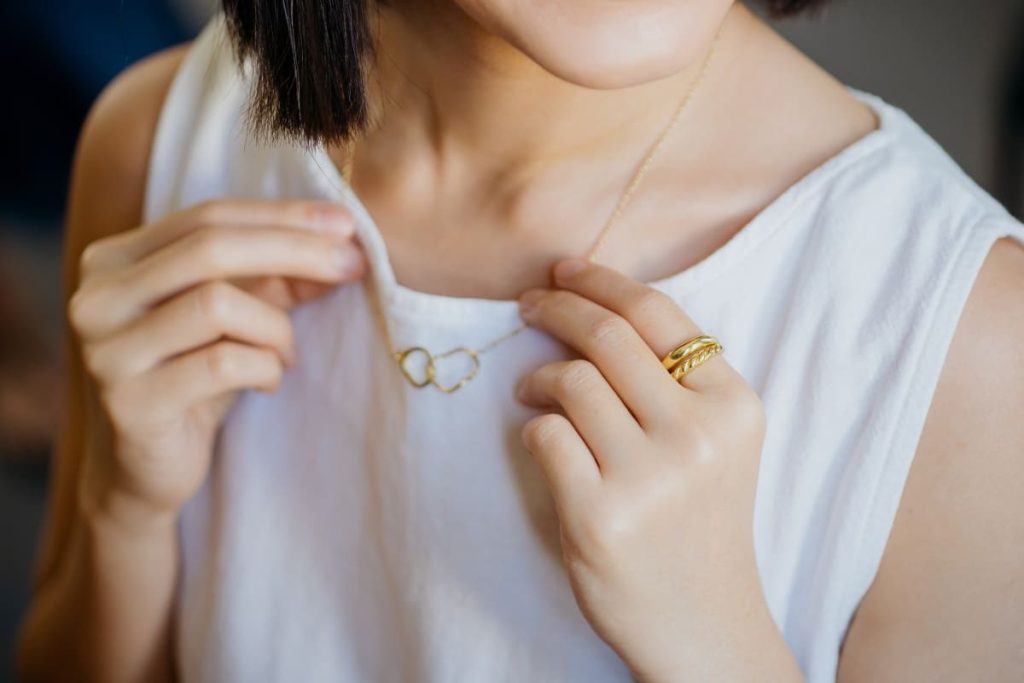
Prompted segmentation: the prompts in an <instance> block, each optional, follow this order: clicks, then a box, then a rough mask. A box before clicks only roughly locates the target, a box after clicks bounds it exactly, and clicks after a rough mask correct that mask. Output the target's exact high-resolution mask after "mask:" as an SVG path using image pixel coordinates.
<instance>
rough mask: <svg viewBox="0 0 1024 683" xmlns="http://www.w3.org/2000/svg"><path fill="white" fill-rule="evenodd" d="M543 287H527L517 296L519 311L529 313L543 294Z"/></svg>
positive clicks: (522, 313) (524, 313) (523, 313)
mask: <svg viewBox="0 0 1024 683" xmlns="http://www.w3.org/2000/svg"><path fill="white" fill-rule="evenodd" d="M545 292H546V290H544V289H528V290H526V291H525V292H523V293H522V294H521V295H520V296H519V313H520V314H521V315H529V314H530V313H531V312H532V311H533V308H534V306H536V305H537V302H538V301H540V299H541V298H542V297H543V296H544V294H545Z"/></svg>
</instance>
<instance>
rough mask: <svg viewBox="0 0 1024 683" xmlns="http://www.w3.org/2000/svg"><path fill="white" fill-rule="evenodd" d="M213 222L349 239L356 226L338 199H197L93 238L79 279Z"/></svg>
mask: <svg viewBox="0 0 1024 683" xmlns="http://www.w3.org/2000/svg"><path fill="white" fill-rule="evenodd" d="M215 225H250V226H255V225H262V226H266V227H272V226H276V227H281V228H288V229H306V230H311V231H318V232H322V233H324V234H325V235H328V236H334V237H335V238H336V239H338V240H347V239H348V238H350V237H351V236H352V235H353V234H354V231H355V226H354V223H353V220H352V216H351V214H350V213H349V211H348V209H347V208H345V207H344V206H342V205H340V204H335V203H330V202H320V201H298V200H296V201H280V200H274V201H270V200H246V199H243V200H223V201H209V202H204V203H201V204H197V205H195V206H193V207H189V208H188V209H184V210H182V211H177V212H174V213H171V214H168V215H167V216H165V217H163V218H161V219H160V220H158V221H156V222H154V223H151V224H149V225H143V226H141V227H139V228H136V229H134V230H128V231H125V232H119V233H115V234H113V235H110V236H109V237H105V238H103V239H100V240H96V241H95V242H91V243H90V244H89V245H87V246H86V248H85V249H84V250H83V252H82V256H81V258H80V262H79V265H80V273H79V277H80V279H84V278H86V277H89V276H92V275H98V274H100V273H104V272H109V271H112V270H116V269H118V268H123V267H124V266H127V265H128V264H130V263H135V262H136V261H138V260H140V259H141V258H142V257H143V256H147V255H149V254H151V253H153V252H154V251H157V250H158V249H161V248H163V247H165V246H167V245H168V244H170V243H171V242H174V241H175V240H177V239H178V238H180V237H182V236H184V235H185V234H187V233H190V232H192V231H194V230H200V229H202V228H208V227H212V226H215Z"/></svg>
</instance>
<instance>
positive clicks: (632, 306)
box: [553, 259, 739, 391]
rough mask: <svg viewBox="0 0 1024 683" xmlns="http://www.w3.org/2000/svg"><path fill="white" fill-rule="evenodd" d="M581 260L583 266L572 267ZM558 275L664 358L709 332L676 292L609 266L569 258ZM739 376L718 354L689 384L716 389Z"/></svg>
mask: <svg viewBox="0 0 1024 683" xmlns="http://www.w3.org/2000/svg"><path fill="white" fill-rule="evenodd" d="M575 264H579V265H580V266H581V268H580V270H577V271H576V272H572V271H573V266H574V265H575ZM553 274H554V279H555V283H556V284H557V285H558V286H559V287H563V288H565V289H567V290H569V291H572V292H575V293H577V294H579V295H580V296H582V297H586V298H587V299H589V300H591V301H593V302H595V303H597V304H600V305H601V306H603V307H604V308H606V309H608V310H609V311H612V312H613V313H616V314H618V315H619V316H621V317H622V318H624V319H625V320H627V321H628V322H629V323H630V325H631V326H632V327H633V328H634V329H635V330H636V331H637V332H638V333H639V335H640V336H641V337H642V338H643V340H644V341H645V342H646V343H647V345H648V346H649V347H650V348H651V350H652V351H653V352H654V355H655V356H656V357H657V358H658V360H659V361H660V359H661V358H663V357H665V355H666V354H668V353H669V352H670V351H672V349H674V348H675V347H676V346H678V345H679V344H681V343H682V342H683V341H685V340H686V339H690V338H691V337H694V336H696V335H699V334H707V332H705V331H703V330H701V329H700V328H699V327H698V326H697V324H696V323H695V322H694V321H693V320H692V319H691V318H690V316H688V315H687V314H686V312H685V311H683V309H682V308H680V307H679V305H678V304H677V303H676V302H675V301H673V300H672V298H671V297H670V296H668V295H667V294H665V293H664V292H660V291H658V290H656V289H654V288H652V287H649V286H648V285H645V284H644V283H642V282H638V281H636V280H634V279H632V278H630V277H627V276H626V275H624V274H623V273H620V272H619V271H617V270H614V269H612V268H608V267H607V266H602V265H600V264H597V263H593V262H590V261H581V260H578V259H569V260H565V261H561V262H559V263H558V264H556V266H555V268H554V273H553ZM662 372H665V370H664V369H662ZM666 374H667V373H666ZM737 379H739V375H738V373H737V372H736V371H735V370H734V369H733V368H732V366H730V365H729V363H728V362H726V361H725V359H724V358H722V356H721V355H718V356H716V357H713V358H711V359H709V360H707V361H706V362H704V363H702V364H701V365H700V366H699V367H697V368H694V369H693V370H691V371H690V372H689V373H687V375H686V378H685V380H684V383H685V386H687V387H688V388H690V389H693V390H695V391H713V390H715V389H716V388H718V387H722V386H726V385H730V384H731V383H733V382H735V381H736V380H737Z"/></svg>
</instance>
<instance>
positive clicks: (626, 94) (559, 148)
mask: <svg viewBox="0 0 1024 683" xmlns="http://www.w3.org/2000/svg"><path fill="white" fill-rule="evenodd" d="M741 14H747V10H746V9H745V8H744V7H743V6H742V4H737V5H736V6H734V8H733V10H732V11H731V12H730V15H729V17H728V18H727V22H726V24H727V25H726V26H724V27H723V33H724V32H726V31H728V30H729V29H730V26H729V25H728V24H730V23H733V22H734V19H735V18H736V17H737V16H738V15H741ZM371 26H372V27H373V28H372V30H373V32H374V35H375V39H376V43H377V53H376V61H375V64H374V66H373V68H372V70H371V74H370V78H369V79H368V80H369V86H370V96H371V102H373V105H372V112H373V113H372V115H371V118H372V124H371V127H370V129H369V130H368V131H367V132H366V134H365V135H364V136H363V138H362V140H361V142H360V143H359V148H360V151H359V154H357V157H358V156H359V155H361V154H363V153H364V151H365V152H366V153H367V154H368V155H370V157H369V158H365V157H364V161H366V162H368V164H369V165H372V166H375V167H377V168H387V169H390V170H391V172H393V173H409V174H410V177H411V178H421V179H422V178H426V177H429V178H430V179H431V180H430V181H429V182H431V183H437V185H438V186H440V187H460V186H462V187H465V188H467V189H469V188H470V187H472V191H483V192H487V193H488V194H489V195H491V196H500V197H510V196H514V195H515V194H516V193H517V191H518V190H521V189H525V187H526V186H527V185H529V184H530V182H531V181H535V180H538V179H541V178H544V177H545V176H548V177H552V176H562V175H564V174H565V173H567V172H577V171H578V170H579V169H580V168H590V169H592V170H591V172H590V173H591V175H595V174H596V175H607V174H609V173H612V174H618V175H621V174H622V173H627V174H628V172H629V170H630V169H631V168H632V167H633V166H632V164H633V163H634V162H635V161H638V160H639V159H640V158H641V157H642V155H643V153H644V152H645V151H646V150H647V148H648V147H649V145H650V144H651V143H652V142H653V141H654V139H655V137H656V136H657V134H658V133H659V132H660V130H661V129H662V128H663V127H664V125H665V124H666V123H667V121H668V119H669V117H670V115H671V113H672V111H673V110H674V109H675V107H676V105H677V104H678V103H679V101H680V99H681V98H682V96H683V95H684V93H685V92H686V90H687V89H688V88H689V87H690V86H691V85H692V83H693V81H694V79H695V77H696V75H697V72H698V71H699V69H700V67H701V61H702V60H701V59H698V60H696V61H695V63H694V64H691V65H689V66H687V67H686V68H684V69H682V70H680V71H678V72H676V73H673V74H671V75H669V76H667V77H664V78H660V79H658V80H655V81H650V82H647V83H644V84H642V85H637V86H631V87H627V88H617V89H606V90H598V89H592V88H585V87H581V86H578V85H575V84H573V83H570V82H568V81H566V80H563V79H560V78H558V77H556V76H554V75H552V74H551V73H548V72H547V71H545V70H544V69H542V68H541V67H540V66H539V65H538V64H537V63H536V62H534V61H533V60H531V59H530V58H529V57H528V56H527V55H526V54H524V53H523V52H522V51H520V50H518V49H517V48H515V47H514V46H512V45H511V44H510V43H508V42H507V41H505V40H504V39H502V38H500V37H498V35H497V32H495V31H491V30H488V29H486V28H484V27H482V26H480V25H479V24H477V23H476V22H475V21H474V20H473V19H472V18H470V17H469V16H467V15H466V14H465V13H464V12H463V11H462V10H461V9H460V8H459V7H457V6H456V5H455V4H454V3H452V2H450V1H448V0H435V1H427V0H415V1H408V0H394V2H392V3H391V4H390V6H383V5H382V6H381V10H380V15H379V19H378V18H377V17H375V18H374V20H373V21H371ZM700 52H701V54H700V55H699V57H702V56H703V52H704V50H701V51H700ZM616 177H617V175H616ZM468 179H472V180H471V181H469V182H468V184H467V180H468Z"/></svg>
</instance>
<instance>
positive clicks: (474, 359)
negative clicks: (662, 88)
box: [342, 32, 720, 394]
mask: <svg viewBox="0 0 1024 683" xmlns="http://www.w3.org/2000/svg"><path fill="white" fill-rule="evenodd" d="M719 33H720V32H719ZM718 38H719V34H716V35H715V38H714V40H713V41H712V43H711V46H710V47H709V49H708V51H707V54H705V56H704V60H703V62H702V64H701V67H700V70H699V71H698V73H697V76H696V78H694V80H693V83H692V84H691V86H690V87H689V88H688V89H687V91H686V93H685V94H684V95H683V98H682V100H681V101H680V102H679V105H678V106H677V107H676V109H675V112H674V113H673V114H672V118H671V119H669V122H668V125H666V126H665V128H664V129H663V130H662V131H661V133H660V134H659V135H658V137H657V139H656V140H655V141H654V144H653V145H652V146H651V149H650V150H649V151H648V152H647V155H646V156H645V157H644V158H643V160H642V161H641V162H640V166H639V168H638V169H637V170H636V172H635V173H634V174H633V177H632V179H631V180H630V182H629V184H628V185H627V186H626V189H625V190H624V191H623V193H622V196H621V197H619V201H618V203H617V204H616V206H615V209H614V211H612V214H611V216H609V217H608V220H607V221H606V222H605V224H604V227H603V228H602V229H601V231H600V232H599V233H598V236H597V238H596V239H595V240H594V243H593V245H591V247H590V249H589V250H588V251H587V253H586V255H585V257H584V258H586V259H587V260H590V261H592V260H593V258H594V255H595V254H596V253H597V251H598V250H599V249H600V248H601V247H602V246H603V245H604V242H605V239H606V238H607V236H608V234H609V232H610V231H611V228H612V226H613V225H615V223H616V222H617V221H618V219H619V216H621V215H622V212H623V211H624V210H625V208H626V206H627V205H628V204H629V202H630V200H632V198H633V194H634V193H635V192H636V189H637V187H638V186H639V185H640V181H641V180H643V178H644V176H645V175H646V174H647V169H648V168H649V167H650V165H651V162H652V161H653V160H654V157H655V155H656V154H657V153H658V151H659V150H660V149H661V147H662V145H663V143H664V141H665V139H666V138H667V137H668V134H669V132H671V130H672V129H673V128H675V125H676V123H677V122H678V121H679V119H680V118H681V117H682V114H683V112H684V111H685V110H686V106H687V104H689V102H690V99H691V98H692V96H693V94H694V93H695V92H696V91H697V88H698V87H699V86H700V84H701V82H703V80H704V76H705V74H706V73H707V70H708V64H710V62H711V57H712V55H713V54H714V52H715V47H716V46H717V44H718ZM351 175H352V155H351V154H348V155H346V158H345V161H344V164H343V166H342V177H343V178H344V179H345V182H347V183H349V185H350V186H351ZM374 311H375V313H376V314H377V315H378V316H379V318H380V320H381V324H382V327H383V330H384V336H385V338H386V340H387V344H388V348H389V349H390V350H391V355H392V357H393V358H394V359H395V361H396V362H397V363H398V367H399V369H400V370H401V371H402V374H403V375H405V378H406V379H407V380H408V381H409V383H410V384H411V385H412V386H414V387H416V388H422V387H425V386H428V385H431V384H432V385H434V386H435V387H436V388H437V389H439V390H440V391H442V392H444V393H446V394H450V393H452V392H454V391H456V390H458V389H460V388H462V387H463V386H465V385H466V384H468V383H469V381H470V380H472V379H473V378H474V377H475V376H476V374H477V372H479V370H480V356H481V355H483V354H484V353H486V352H487V351H490V350H491V349H493V348H494V347H496V346H498V345H499V344H501V343H502V342H504V341H506V340H508V339H510V338H512V337H514V336H515V335H517V334H519V333H520V332H522V331H523V330H525V329H526V328H527V327H529V326H528V325H526V324H521V325H519V326H518V327H516V328H514V329H512V330H509V331H508V332H506V333H505V334H503V335H501V336H500V337H498V338H496V339H493V340H491V341H490V342H488V343H486V344H484V345H483V346H481V347H480V348H478V349H473V348H470V347H468V346H458V347H454V348H451V349H448V350H447V351H444V352H443V353H436V354H435V353H432V352H431V351H430V350H429V349H426V348H424V347H422V346H410V347H407V348H404V349H396V348H395V346H394V344H393V343H392V341H391V337H390V334H389V332H388V326H387V320H386V319H385V318H384V315H383V312H378V311H376V307H374ZM457 356H465V357H466V358H467V359H468V360H469V368H468V369H467V370H466V372H465V373H464V374H463V375H462V377H461V378H460V379H459V380H458V381H455V382H453V383H451V384H448V385H444V384H442V383H440V382H439V381H438V379H437V365H436V362H437V361H439V360H441V359H443V358H448V357H457ZM419 357H422V359H423V366H422V369H421V373H420V374H419V375H418V374H417V373H416V372H415V371H414V370H413V369H411V368H410V367H409V365H408V363H409V361H410V360H411V359H415V358H419ZM705 360H706V359H705ZM701 362H703V361H701Z"/></svg>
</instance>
